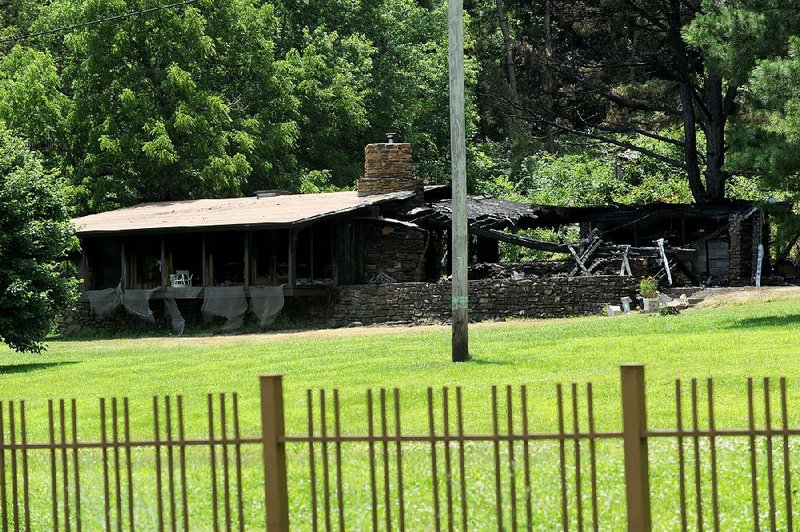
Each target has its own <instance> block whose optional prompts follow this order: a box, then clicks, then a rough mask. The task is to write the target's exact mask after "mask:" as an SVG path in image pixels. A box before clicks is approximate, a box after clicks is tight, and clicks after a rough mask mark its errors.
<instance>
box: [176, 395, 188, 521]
mask: <svg viewBox="0 0 800 532" xmlns="http://www.w3.org/2000/svg"><path fill="white" fill-rule="evenodd" d="M184 427H185V425H184V422H183V396H182V395H179V396H178V440H179V445H180V449H179V451H178V463H179V464H180V468H181V517H182V518H183V529H184V530H189V501H188V500H187V499H188V494H187V486H186V432H185V428H184Z"/></svg>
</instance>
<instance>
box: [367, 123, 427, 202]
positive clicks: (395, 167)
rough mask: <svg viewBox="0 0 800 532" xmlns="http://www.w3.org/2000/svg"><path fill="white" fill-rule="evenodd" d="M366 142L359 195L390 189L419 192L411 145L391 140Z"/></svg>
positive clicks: (384, 192)
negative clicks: (374, 142)
mask: <svg viewBox="0 0 800 532" xmlns="http://www.w3.org/2000/svg"><path fill="white" fill-rule="evenodd" d="M387 137H388V142H386V143H382V144H368V145H367V147H366V148H364V177H363V178H361V179H359V180H358V195H359V196H371V195H374V194H388V193H390V192H405V191H409V192H417V193H421V192H422V181H420V180H419V179H417V178H416V177H414V162H413V159H412V156H411V144H408V143H402V142H394V141H393V139H392V137H393V134H387Z"/></svg>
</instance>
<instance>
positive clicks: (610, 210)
mask: <svg viewBox="0 0 800 532" xmlns="http://www.w3.org/2000/svg"><path fill="white" fill-rule="evenodd" d="M425 200H426V202H427V207H426V208H416V209H413V210H412V211H410V212H409V213H407V215H408V216H409V217H410V218H411V219H413V220H414V221H419V222H420V223H421V224H422V225H426V224H430V225H434V226H443V225H446V224H449V223H450V220H451V217H452V201H451V200H450V187H448V186H440V187H431V188H430V189H426V191H425ZM755 205H756V204H755V203H754V202H752V201H747V200H737V199H726V200H719V201H717V202H714V203H706V204H697V203H662V202H655V203H647V204H642V205H621V204H611V205H601V206H593V207H562V206H558V205H540V204H530V203H522V202H516V201H509V200H500V199H496V198H492V197H489V196H470V197H469V198H468V201H467V216H468V217H469V223H470V226H473V225H474V226H477V227H481V228H487V229H509V228H515V229H528V228H532V227H558V226H561V225H566V224H573V223H580V222H598V223H627V222H634V221H638V220H642V221H644V220H650V221H656V220H668V219H680V218H721V217H725V216H728V215H730V214H734V213H742V212H747V211H748V210H750V209H752V208H754V206H755ZM777 205H778V206H779V207H784V208H785V207H786V206H785V205H784V204H777Z"/></svg>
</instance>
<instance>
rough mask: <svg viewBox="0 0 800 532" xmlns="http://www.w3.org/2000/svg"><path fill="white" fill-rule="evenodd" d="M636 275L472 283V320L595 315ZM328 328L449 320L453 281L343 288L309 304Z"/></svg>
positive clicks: (628, 291) (633, 289)
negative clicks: (319, 304) (323, 302)
mask: <svg viewBox="0 0 800 532" xmlns="http://www.w3.org/2000/svg"><path fill="white" fill-rule="evenodd" d="M638 286H639V283H638V281H637V280H636V279H634V278H633V277H619V276H602V277H551V278H542V279H535V280H522V281H512V280H508V279H501V280H492V279H485V280H477V281H470V282H469V293H470V295H469V311H470V319H471V320H472V321H483V320H488V319H495V318H510V317H515V316H516V317H532V318H557V317H566V316H578V315H589V314H596V313H598V312H600V311H601V310H602V308H603V307H604V306H606V305H608V304H616V305H618V304H620V298H621V297H624V296H628V297H630V298H634V297H635V296H636V293H637V289H638ZM308 311H309V314H310V315H312V316H313V317H314V318H315V321H318V322H321V323H324V324H325V325H327V326H330V327H343V326H347V325H350V324H352V323H361V324H364V325H370V324H376V323H387V322H403V323H420V322H422V323H426V322H427V323H441V322H445V321H447V320H449V319H450V283H449V282H442V283H399V284H385V285H361V286H345V287H339V288H338V290H337V291H336V294H335V295H334V296H333V298H332V299H331V302H330V304H329V305H328V306H327V308H316V309H311V308H309V309H308Z"/></svg>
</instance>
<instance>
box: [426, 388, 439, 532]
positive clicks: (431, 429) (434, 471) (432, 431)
mask: <svg viewBox="0 0 800 532" xmlns="http://www.w3.org/2000/svg"><path fill="white" fill-rule="evenodd" d="M428 435H429V436H430V440H431V475H432V482H433V524H434V529H435V530H436V531H437V532H438V531H439V530H440V529H441V521H440V520H439V476H438V470H439V467H438V465H437V463H436V424H435V421H434V417H433V388H430V387H429V388H428Z"/></svg>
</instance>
